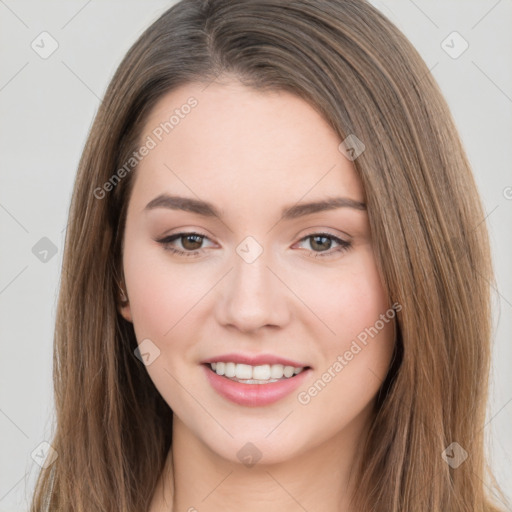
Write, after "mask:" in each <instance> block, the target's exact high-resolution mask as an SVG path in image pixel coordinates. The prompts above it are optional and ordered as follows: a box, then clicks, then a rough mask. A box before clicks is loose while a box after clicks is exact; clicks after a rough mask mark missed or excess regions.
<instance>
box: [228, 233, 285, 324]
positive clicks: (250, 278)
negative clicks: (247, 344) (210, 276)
mask: <svg viewBox="0 0 512 512" xmlns="http://www.w3.org/2000/svg"><path fill="white" fill-rule="evenodd" d="M271 260H272V258H271V254H270V252H267V251H265V250H264V249H263V247H262V245H261V244H260V243H258V241H257V240H256V239H254V238H253V237H250V236H249V237H247V238H246V239H244V240H243V241H242V242H241V243H240V244H239V245H238V246H237V247H236V254H234V255H233V260H232V261H233V270H232V271H231V272H230V273H229V275H228V276H227V280H226V282H225V285H224V287H223V289H222V295H223V297H222V300H220V301H219V302H218V315H219V320H220V321H221V323H223V324H232V325H236V326H237V327H238V328H239V329H240V330H244V331H250V330H255V329H257V328H258V327H260V326H264V325H282V324H283V323H284V322H286V321H287V318H288V312H287V307H286V297H285V288H286V287H285V286H284V285H283V284H282V283H281V282H280V281H279V279H277V277H276V276H275V275H274V274H273V272H272V271H271V270H270V269H269V268H268V266H270V267H272V263H271Z"/></svg>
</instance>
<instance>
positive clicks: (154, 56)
mask: <svg viewBox="0 0 512 512" xmlns="http://www.w3.org/2000/svg"><path fill="white" fill-rule="evenodd" d="M220 75H232V76H234V77H236V78H237V79H238V80H239V81H241V82H242V83H243V84H245V85H247V86H249V87H253V88H256V89H258V90H286V91H289V92H292V93H294V94H296V95H299V96H300V97H302V98H303V99H304V100H306V101H308V102H309V103H310V104H311V105H312V106H314V108H316V109H317V110H318V111H319V112H320V113H321V114H322V115H323V116H324V118H325V119H326V120H327V121H328V122H329V123H330V125H331V126H332V128H333V130H335V132H336V133H337V134H339V136H340V138H341V139H342V140H343V139H345V137H347V136H348V135H350V134H354V135H356V136H357V138H358V139H360V140H361V141H363V143H364V144H365V147H366V149H365V151H364V152H363V153H362V154H361V155H360V156H359V157H358V158H357V159H356V160H355V161H354V164H355V167H356V170H357V172H358V174H359V176H360V178H361V180H362V182H363V185H364V189H365V193H366V201H367V207H368V214H369V219H370V226H371V231H372V237H373V245H374V250H375V257H376V260H377V264H378V268H379V271H380V273H381V277H382V280H383V283H384V285H385V287H386V289H387V291H388V293H389V297H390V300H391V302H398V303H399V304H400V305H401V306H402V309H401V311H400V312H399V313H397V324H398V336H397V342H396V349H395V357H394V361H393V364H392V365H391V367H390V370H389V374H388V376H387V378H386V380H385V381H384V382H383V383H382V387H381V389H380V391H379V396H378V401H377V410H376V414H375V420H374V422H373V423H372V425H371V429H370V433H369V436H368V439H367V442H366V446H365V450H364V457H363V463H362V464H361V466H360V467H359V468H358V485H357V494H356V495H355V496H354V504H355V506H356V509H357V510H360V511H373V510H386V511H389V512H399V511H403V512H405V511H407V512H412V511H427V510H428V511H429V512H447V511H450V512H457V511H460V512H462V511H464V512H467V511H485V512H490V511H495V510H497V508H495V507H494V505H492V504H491V502H490V499H489V498H488V497H487V496H486V495H485V493H484V488H485V485H484V482H485V481H487V480H488V478H489V475H488V474H487V467H486V464H485V458H484V438H483V427H484V423H485V407H486V401H487V381H488V373H489V365H490V363H489V360H490V337H491V322H490V318H491V311H490V288H489V285H490V283H492V282H493V279H494V278H493V274H492V268H491V263H490V254H489V244H488V237H487V231H486V227H485V222H484V217H485V215H484V212H483V208H482V206H481V203H480V200H479V197H478V194H477V190H476V187H475V183H474V180H473V177H472V174H471V170H470V166H469V164H468V160H467V158H466V156H465V153H464V150H463V148H462V146H461V143H460V141H459V138H458V135H457V132H456V129H455V126H454V123H453V121H452V118H451V115H450V113H449V110H448V108H447V105H446V103H445V101H444V100H443V98H442V96H441V93H440V91H439V89H438V86H437V85H436V83H435V81H434V79H433V77H432V75H431V74H430V72H429V70H428V69H427V67H426V65H425V64H424V62H423V61H422V59H421V58H420V56H419V55H418V53H417V52H416V50H415V49H414V48H413V47H412V45H411V44H410V43H409V42H408V41H407V40H406V38H405V37H404V36H403V35H402V34H401V33H400V32H399V30H398V29H397V28H396V27H395V26H394V25H393V24H392V23H390V22H389V20H387V19H386V18H385V17H384V16H383V15H382V14H381V13H380V12H379V11H377V10H376V9H375V8H373V7H372V6H371V5H370V4H369V3H367V2H365V1H363V0H321V1H320V0H289V1H284V0H182V1H181V2H179V3H177V4H176V5H174V6H173V7H172V8H171V9H169V10H168V11H166V12H165V13H164V14H163V15H162V16H161V17H160V18H159V19H158V20H157V21H156V22H155V23H153V24H152V25H151V26H150V27H149V28H148V29H147V30H146V31H145V32H144V33H143V34H142V36H141V37H140V38H139V39H138V40H137V41H136V43H135V44H134V45H133V46H132V48H131V49H130V50H129V51H128V53H127V55H126V56H125V58H124V60H123V61H122V63H121V64H120V66H119V68H118V70H117V72H116V73H115V76H114V77H113V79H112V81H111V83H110V85H109V87H108V89H107V91H106V94H105V97H104V99H103V102H102V104H101V106H100V108H99V111H98V113H97V115H96V118H95V121H94V125H93V126H92V129H91V132H90V134H89V138H88V140H87V143H86V146H85V148H84V151H83V155H82V158H81V160H80V164H79V169H78V174H77V178H76V183H75V187H74V193H73V197H72V204H71V207H70V214H69V225H68V230H67V234H66V243H65V251H64V260H63V269H62V280H61V288H60V295H59V304H58V311H57V321H56V329H55V348H54V387H55V407H56V428H55V432H54V433H53V440H52V442H51V444H52V446H53V448H54V449H55V450H56V451H57V453H58V458H57V460H56V461H55V462H54V463H53V464H52V465H51V466H50V467H49V468H48V469H44V470H42V471H41V474H40V476H39V479H38V484H37V487H36V491H35V495H34V499H33V503H32V508H31V510H32V512H36V511H37V512H39V511H41V510H44V507H45V504H46V505H49V510H52V511H55V510H62V511H64V510H66V511H87V512H95V511H98V512H99V511H101V512H108V511H112V512H114V511H116V512H135V511H138V512H140V511H143V510H147V508H148V506H149V502H150V500H151V497H152V494H153V492H154V489H155V485H156V482H157V479H158V477H159V475H160V472H161V471H162V469H163V465H164V462H165V457H166V454H167V452H168V450H169V448H170V446H171V442H172V439H171V430H172V429H171V426H172V411H171V410H170V408H169V407H168V405H167V404H166V403H165V402H164V400H163V399H162V397H161V396H160V395H159V393H158V392H157V390H156V388H155V386H154V385H153V383H152V382H151V380H150V378H149V376H148V374H147V371H146V369H145V367H144V365H142V364H141V362H140V361H139V360H138V359H137V357H135V355H134V349H135V348H136V347H137V340H136V338H135V335H134V331H133V326H132V324H130V323H128V322H126V321H125V320H124V319H123V318H122V316H121V315H120V314H119V313H118V308H119V303H120V302H119V301H120V298H119V293H118V284H119V283H122V281H123V276H122V264H121V251H122V238H123V231H124V224H125V217H126V208H127V204H128V200H129V197H130V190H131V186H132V183H133V175H134V173H135V172H136V165H134V166H133V168H128V169H127V168H126V167H125V172H124V173H119V171H118V170H119V169H120V168H122V167H123V166H124V165H125V163H126V162H128V161H130V157H131V156H132V155H133V152H134V151H136V150H137V148H138V147H140V145H141V143H142V142H141V140H140V137H141V130H142V127H143V126H144V123H145V120H146V119H147V117H148V113H149V112H150V111H151V109H152V107H153V106H154V105H155V103H156V102H157V101H158V100H159V99H160V98H161V97H162V96H163V95H164V94H165V93H167V92H169V91H170V90H172V89H173V88H176V87H178V86H180V85H183V84H187V83H191V82H201V83H204V84H205V85H206V84H208V83H209V82H210V81H212V80H214V79H215V77H218V76H220ZM197 108H200V103H199V106H198V107H197ZM114 175H117V177H118V178H122V179H118V180H115V182H114V181H113V179H112V177H113V176H114ZM121 175H122V176H121ZM107 182H109V183H110V184H111V186H105V184H106V183H107ZM98 191H99V192H98ZM452 443H458V444H457V445H456V446H455V449H457V450H460V448H459V446H460V447H461V448H463V449H464V450H465V451H466V452H467V459H466V460H464V462H462V463H461V464H460V465H458V467H455V465H450V464H449V463H447V461H446V460H447V459H446V457H443V453H445V449H446V448H447V447H449V446H450V445H451V444H452ZM451 449H452V451H453V449H454V445H452V447H451ZM452 453H453V452H452ZM460 453H463V452H460ZM450 456H451V454H450Z"/></svg>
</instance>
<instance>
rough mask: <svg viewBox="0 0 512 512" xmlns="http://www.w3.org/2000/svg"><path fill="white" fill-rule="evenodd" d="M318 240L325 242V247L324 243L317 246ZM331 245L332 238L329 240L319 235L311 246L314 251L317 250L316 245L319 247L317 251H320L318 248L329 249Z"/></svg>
mask: <svg viewBox="0 0 512 512" xmlns="http://www.w3.org/2000/svg"><path fill="white" fill-rule="evenodd" d="M317 239H322V240H324V242H323V245H322V243H320V244H317V243H316V240H317ZM330 244H331V240H330V238H327V237H326V236H321V235H317V236H314V237H313V242H312V244H311V247H313V249H315V245H316V246H317V249H318V248H319V249H329V246H330Z"/></svg>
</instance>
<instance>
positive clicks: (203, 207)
mask: <svg viewBox="0 0 512 512" xmlns="http://www.w3.org/2000/svg"><path fill="white" fill-rule="evenodd" d="M155 208H168V209H170V210H182V211H186V212H191V213H196V214H198V215H202V216H204V217H218V218H221V217H222V214H221V212H220V211H219V210H218V209H217V208H216V207H215V206H214V205H213V204H211V203H209V202H207V201H202V200H200V199H193V198H190V197H181V196H174V195H169V194H160V195H159V196H157V197H155V198H154V199H153V200H151V201H150V202H149V203H148V204H147V205H146V207H145V208H144V210H145V211H146V210H153V209H155ZM337 208H352V209H354V210H363V211H364V210H366V204H365V203H361V202H360V201H356V200H354V199H350V198H348V197H331V198H327V199H324V200H320V201H314V202H310V203H296V204H294V205H291V206H286V207H285V208H283V210H282V212H281V218H282V219H283V220H291V219H296V218H298V217H304V216H306V215H311V214H313V213H317V212H323V211H327V210H334V209H337Z"/></svg>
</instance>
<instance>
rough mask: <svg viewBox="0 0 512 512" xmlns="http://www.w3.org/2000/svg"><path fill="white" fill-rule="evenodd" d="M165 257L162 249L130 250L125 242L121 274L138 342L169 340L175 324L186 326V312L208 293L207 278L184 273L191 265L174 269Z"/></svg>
mask: <svg viewBox="0 0 512 512" xmlns="http://www.w3.org/2000/svg"><path fill="white" fill-rule="evenodd" d="M166 256H167V255H166V254H165V253H164V252H163V249H160V248H156V249H155V247H145V246H144V244H138V246H137V248H135V247H130V244H129V241H127V244H126V251H125V257H124V261H123V264H124V273H125V279H126V284H127V288H128V292H129V297H130V310H131V315H132V319H133V325H134V329H135V332H136V333H137V338H138V339H141V337H142V338H145V337H147V338H150V339H151V338H153V339H155V340H159V339H160V340H164V338H165V337H166V336H167V334H168V336H167V337H170V336H171V332H172V330H173V329H174V327H175V326H178V323H179V324H180V325H179V326H181V324H182V323H183V322H185V323H186V320H187V312H188V311H189V310H190V309H191V307H192V306H193V305H194V304H195V303H197V302H198V300H199V298H200V297H201V296H202V295H204V293H205V292H206V290H207V289H208V287H207V282H208V276H203V275H201V272H198V271H197V270H196V271H194V272H191V271H190V270H187V269H191V268H192V266H191V265H190V266H188V265H184V268H183V269H176V267H175V266H174V267H173V266H171V265H170V264H169V261H168V258H167V257H166ZM210 277H211V276H210ZM181 319H183V320H181Z"/></svg>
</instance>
